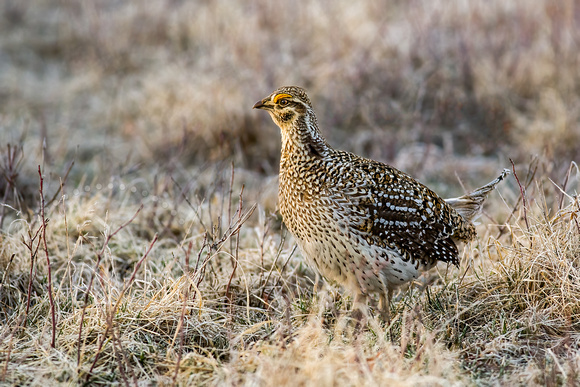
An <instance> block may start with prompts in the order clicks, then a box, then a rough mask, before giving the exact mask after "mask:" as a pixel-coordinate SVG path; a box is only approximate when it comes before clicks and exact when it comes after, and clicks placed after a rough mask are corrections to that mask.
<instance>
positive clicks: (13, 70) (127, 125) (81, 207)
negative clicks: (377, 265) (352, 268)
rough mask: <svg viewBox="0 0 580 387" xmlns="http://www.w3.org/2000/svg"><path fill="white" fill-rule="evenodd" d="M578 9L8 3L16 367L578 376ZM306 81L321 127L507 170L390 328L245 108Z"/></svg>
mask: <svg viewBox="0 0 580 387" xmlns="http://www.w3.org/2000/svg"><path fill="white" fill-rule="evenodd" d="M579 27H580V8H579V7H578V5H577V4H575V3H574V2H572V1H558V2H554V1H548V0H546V1H536V2H534V4H533V7H532V6H530V5H529V4H528V3H527V2H525V1H515V0H509V1H500V0H491V1H486V2H463V1H459V0H452V1H448V2H432V1H424V0H423V1H422V0H418V1H409V2H388V3H386V2H385V3H381V2H373V1H370V0H369V1H359V2H351V1H346V0H344V1H343V0H339V1H330V0H317V1H311V2H306V1H298V2H287V3H279V2H271V1H267V0H255V1H250V2H236V1H232V0H216V1H211V2H208V1H179V0H165V1H163V0H154V1H138V0H135V1H129V2H119V1H115V0H99V1H93V2H75V1H62V0H61V1H58V0H37V1H35V2H22V1H17V0H7V1H4V2H3V3H2V4H1V5H0V171H1V172H2V174H1V176H0V279H1V283H0V306H1V308H0V316H1V320H2V326H1V327H0V337H1V340H0V381H1V383H3V384H7V385H14V384H26V385H42V384H44V385H57V384H62V385H70V384H84V383H88V384H96V385H98V384H102V385H104V384H107V385H108V384H126V385H191V384H202V385H220V386H221V385H316V386H324V385H357V386H358V385H391V386H396V385H401V386H416V385H424V386H450V385H458V386H459V385H461V386H463V385H482V386H487V385H530V386H535V385H548V386H557V385H569V386H573V385H577V384H578V383H579V382H578V381H579V379H580V376H579V374H580V319H579V318H580V286H579V285H578V284H579V283H580V219H579V218H580V201H579V199H578V196H577V192H578V187H579V182H580V171H579V169H578V166H577V164H576V163H577V162H578V161H579V159H580V147H578V144H579V143H580V124H579V122H580V117H579V115H580V50H579V49H578V48H579V45H580V28H579ZM293 84H294V85H299V86H303V87H305V88H306V89H307V90H308V92H309V95H310V98H311V100H312V103H313V105H314V108H315V110H316V112H317V115H318V120H319V124H320V126H321V128H322V131H323V134H324V135H325V136H326V137H327V138H328V140H329V142H330V144H332V145H333V146H335V147H337V148H340V149H345V150H349V151H352V152H355V153H358V154H360V155H363V156H365V157H370V158H373V159H377V160H380V161H383V162H387V163H390V164H392V165H394V166H396V167H398V168H399V169H402V170H404V171H406V172H408V173H410V174H411V175H413V176H414V177H416V178H418V179H419V180H421V181H422V182H424V183H426V184H427V185H429V186H430V187H432V188H433V189H434V190H435V191H436V192H438V193H440V194H441V195H442V196H443V197H450V196H459V195H461V194H463V193H464V192H466V191H467V190H469V189H472V188H476V187H478V186H479V185H481V184H483V183H486V182H488V181H490V180H491V179H493V178H494V177H495V176H497V174H499V172H501V170H502V169H503V168H509V169H510V170H511V171H512V175H511V176H510V178H509V179H508V181H506V182H504V183H502V184H501V185H500V186H499V187H498V190H497V191H496V192H494V193H492V195H491V196H490V198H489V199H488V202H487V205H486V207H485V212H484V215H483V216H482V217H481V218H480V219H479V225H478V226H477V230H478V237H477V240H476V241H475V242H474V243H471V244H468V245H464V246H462V247H461V258H462V263H461V266H460V268H455V267H447V266H445V265H442V266H439V267H437V268H436V269H434V270H432V271H430V272H429V273H426V274H425V275H424V276H422V277H421V278H420V279H419V280H418V281H417V282H416V283H414V284H412V285H411V286H410V287H409V288H404V289H402V290H401V291H400V292H399V293H397V294H396V295H395V297H394V302H393V305H392V310H391V314H392V316H393V319H392V322H391V324H390V325H388V324H386V323H385V322H384V321H381V320H380V318H378V315H377V314H372V315H371V317H370V318H369V321H368V324H367V325H366V326H364V327H362V328H360V327H358V328H357V327H356V323H355V322H353V321H352V319H351V316H350V314H349V311H350V310H351V306H352V298H351V296H350V295H349V294H348V293H345V292H344V291H343V289H342V288H341V287H340V286H339V285H336V284H332V283H327V282H326V281H324V280H322V279H321V280H319V281H317V278H316V275H315V273H314V272H313V271H312V270H311V269H310V268H309V267H307V266H306V265H305V264H304V262H303V260H302V257H301V255H300V252H299V251H297V250H296V248H295V243H294V241H293V239H292V237H291V236H290V235H289V234H288V233H287V231H286V230H285V228H284V226H283V224H282V222H281V219H280V217H279V214H278V212H277V195H276V190H277V179H276V176H277V169H278V159H279V152H280V139H279V132H278V129H277V128H276V127H275V125H274V124H273V123H272V122H271V120H270V119H269V117H267V115H266V114H263V113H261V112H257V111H253V110H252V109H251V107H252V106H253V104H254V103H255V102H256V101H258V100H259V99H261V98H263V97H265V96H266V95H268V94H269V93H270V92H271V91H272V90H274V89H275V88H277V87H279V86H282V85H293ZM374 301H375V302H376V300H374ZM371 309H372V308H371Z"/></svg>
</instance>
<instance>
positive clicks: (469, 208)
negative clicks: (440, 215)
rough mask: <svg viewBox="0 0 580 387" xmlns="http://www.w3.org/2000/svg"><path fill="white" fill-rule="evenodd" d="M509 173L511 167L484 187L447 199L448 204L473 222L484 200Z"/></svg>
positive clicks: (479, 212)
mask: <svg viewBox="0 0 580 387" xmlns="http://www.w3.org/2000/svg"><path fill="white" fill-rule="evenodd" d="M509 173H510V171H509V169H504V170H503V171H502V173H501V175H499V176H498V177H497V178H496V179H495V180H493V181H491V182H489V183H487V184H486V185H484V186H483V187H480V188H478V189H476V190H475V191H473V192H470V193H468V194H466V195H463V196H460V197H458V198H450V199H445V201H446V202H447V204H449V205H450V206H451V207H453V208H454V209H455V211H457V212H458V213H459V214H460V215H461V216H463V218H465V219H466V220H467V221H469V222H471V221H473V220H474V219H476V218H477V217H478V216H479V215H480V214H481V209H482V207H483V202H484V201H485V199H486V198H487V195H488V194H489V193H490V192H491V191H493V189H494V188H495V187H496V186H497V185H498V184H499V182H500V181H502V180H503V179H504V178H505V177H506V176H507V175H509Z"/></svg>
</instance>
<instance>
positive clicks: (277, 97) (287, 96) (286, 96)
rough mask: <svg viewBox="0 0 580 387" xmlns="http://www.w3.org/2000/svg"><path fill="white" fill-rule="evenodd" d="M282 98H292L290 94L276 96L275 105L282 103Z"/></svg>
mask: <svg viewBox="0 0 580 387" xmlns="http://www.w3.org/2000/svg"><path fill="white" fill-rule="evenodd" d="M282 98H292V96H291V95H290V94H276V95H275V96H274V103H276V102H278V101H280V100H281V99H282Z"/></svg>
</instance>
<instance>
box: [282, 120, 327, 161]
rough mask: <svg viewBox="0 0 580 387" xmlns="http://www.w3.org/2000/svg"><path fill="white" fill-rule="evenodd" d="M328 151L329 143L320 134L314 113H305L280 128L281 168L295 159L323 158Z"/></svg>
mask: <svg viewBox="0 0 580 387" xmlns="http://www.w3.org/2000/svg"><path fill="white" fill-rule="evenodd" d="M329 151H331V148H330V145H328V143H327V142H326V140H325V139H324V137H322V134H320V130H319V129H318V123H317V121H316V116H314V114H311V113H307V114H305V115H304V116H302V117H300V118H298V119H297V120H295V121H294V122H293V123H292V124H290V125H289V126H288V127H286V128H282V157H281V160H280V166H281V168H285V167H287V166H288V165H289V164H292V163H296V162H297V161H308V160H311V159H320V158H324V157H325V156H326V155H328V153H329Z"/></svg>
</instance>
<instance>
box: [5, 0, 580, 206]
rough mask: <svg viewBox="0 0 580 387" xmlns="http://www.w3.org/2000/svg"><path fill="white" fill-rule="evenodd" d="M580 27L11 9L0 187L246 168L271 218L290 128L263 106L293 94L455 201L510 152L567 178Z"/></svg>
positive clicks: (297, 9) (413, 8)
mask: <svg viewBox="0 0 580 387" xmlns="http://www.w3.org/2000/svg"><path fill="white" fill-rule="evenodd" d="M579 25H580V7H579V6H578V4H577V3H576V2H574V1H571V0H570V1H549V0H546V1H537V0H534V1H531V0H530V1H525V0H523V1H510V0H508V1H505V0H489V1H475V2H470V1H460V0H451V1H445V2H438V1H430V0H414V1H371V0H361V1H356V2H353V1H350V0H333V1H330V0H318V1H292V2H273V1H267V0H254V1H244V2H240V1H233V0H212V1H202V0H200V1H180V0H147V1H144V0H143V1H140V0H134V1H119V0H95V1H90V2H85V1H76V0H34V1H26V2H25V1H20V0H4V1H3V2H2V4H1V5H0V133H1V135H0V152H1V153H2V157H3V170H4V171H6V170H10V165H9V163H8V164H7V160H9V159H10V157H12V158H13V159H14V160H15V161H18V160H20V161H19V165H18V168H19V169H18V177H17V178H15V179H12V180H13V182H14V184H12V186H10V185H9V186H8V188H9V189H6V188H7V182H6V181H9V179H4V180H3V181H2V182H0V185H1V186H0V193H4V192H8V193H7V194H6V196H5V197H7V198H8V199H9V198H10V197H11V195H16V196H19V197H20V199H21V200H22V201H24V202H26V198H27V197H29V198H34V197H36V196H37V192H38V173H37V168H38V165H40V164H41V165H42V166H43V168H45V170H46V171H47V187H49V189H52V191H56V190H57V189H58V187H59V184H60V181H61V180H62V179H63V177H64V176H65V175H66V176H67V179H68V180H67V184H68V185H69V186H72V187H80V189H81V191H82V190H84V191H87V192H88V191H91V190H94V189H95V187H107V186H110V185H111V182H112V181H115V179H123V178H129V179H131V180H132V181H133V182H135V181H139V179H142V180H143V181H144V182H146V183H144V184H146V185H147V184H148V185H151V184H153V179H154V177H155V176H157V174H158V173H160V171H163V172H169V174H171V175H172V176H177V177H176V178H177V179H179V176H185V177H186V179H188V180H195V179H198V180H200V181H201V180H202V178H201V176H203V175H204V174H203V173H202V172H203V171H210V172H209V173H208V174H207V180H208V182H211V180H212V176H213V175H215V173H216V171H218V170H223V169H228V168H230V167H231V164H232V163H233V164H234V165H235V168H236V170H237V171H238V173H237V175H236V181H238V180H239V182H240V183H244V184H246V185H247V186H249V187H252V186H255V187H258V189H257V191H259V192H261V193H263V194H264V195H265V196H264V197H263V201H264V202H267V201H268V200H270V202H269V203H270V207H273V206H275V200H276V199H275V189H269V188H268V187H269V186H271V185H274V186H275V184H276V183H275V176H276V174H277V171H278V165H277V163H278V159H279V152H280V137H279V132H278V129H277V127H276V126H275V125H274V124H273V123H272V122H271V120H270V118H269V117H268V115H267V114H264V113H263V112H259V111H255V110H252V105H253V103H254V102H256V101H257V100H258V99H261V98H263V97H265V96H266V95H268V94H269V93H270V92H271V91H272V90H274V89H275V88H277V87H279V86H282V85H300V86H303V87H305V88H306V89H307V90H308V92H309V95H310V97H311V100H312V102H313V104H314V108H315V110H316V112H317V115H318V119H319V123H320V126H321V128H322V131H323V134H324V135H325V136H326V137H327V138H328V140H329V142H330V143H331V144H332V145H333V146H335V147H336V148H341V149H345V150H349V151H352V152H356V153H358V154H361V155H364V156H366V157H370V158H374V159H378V160H381V161H384V162H388V163H391V164H393V165H395V166H396V167H398V168H399V169H402V170H404V171H406V172H408V173H410V174H412V175H414V176H415V177H417V178H419V179H421V180H422V181H424V182H426V183H427V184H430V185H432V186H433V187H434V188H435V189H436V190H437V191H438V192H440V193H442V194H460V193H461V188H459V184H458V179H460V180H461V181H462V182H465V185H466V188H474V187H476V186H477V185H478V184H480V183H483V182H486V181H488V180H490V179H491V178H493V177H495V176H496V175H497V173H498V172H499V171H500V170H501V168H504V167H510V162H509V159H510V158H511V159H513V160H514V162H515V163H516V166H521V167H522V168H524V169H527V167H528V164H529V163H530V162H531V161H532V160H535V162H536V163H537V164H538V165H539V168H541V169H542V172H543V173H545V174H547V175H548V176H553V177H554V179H555V180H557V181H560V180H562V177H563V176H564V175H565V173H566V170H567V169H568V167H569V166H570V162H571V161H574V160H576V161H577V160H578V159H579V157H580V145H579V144H580V120H579V115H580V63H579V59H580V50H579V43H580V28H579ZM9 145H10V148H8V146H9ZM15 152H16V154H15ZM73 162H74V165H72V164H73ZM71 165H72V166H71ZM7 166H8V167H7ZM67 171H68V175H67ZM5 173H6V172H5ZM16 184H17V187H16V189H14V188H15V186H16ZM274 188H275V187H274ZM272 192H274V194H272ZM266 196H267V197H266ZM31 200H32V199H31ZM257 200H262V199H257ZM272 203H273V204H272Z"/></svg>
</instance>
